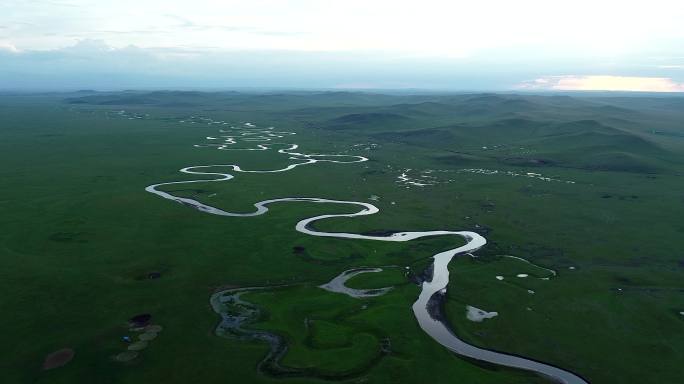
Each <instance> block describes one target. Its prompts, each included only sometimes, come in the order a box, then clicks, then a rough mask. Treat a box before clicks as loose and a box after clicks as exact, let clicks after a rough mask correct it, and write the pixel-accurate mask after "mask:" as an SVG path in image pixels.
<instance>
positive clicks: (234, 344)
mask: <svg viewBox="0 0 684 384" xmlns="http://www.w3.org/2000/svg"><path fill="white" fill-rule="evenodd" d="M119 110H126V111H127V113H136V114H140V115H141V116H144V117H143V118H141V119H135V118H134V119H129V118H128V117H122V116H120V115H117V114H115V113H113V112H115V111H119ZM682 111H684V98H676V97H665V98H663V97H650V96H643V97H616V96H601V97H599V96H596V95H580V96H578V97H568V96H533V95H526V96H516V95H489V94H487V95H403V96H401V95H374V94H362V93H337V92H327V93H305V92H301V93H288V94H240V93H230V92H227V93H194V92H151V93H143V92H128V93H111V94H109V93H89V92H84V93H74V94H45V95H1V96H0V136H1V138H2V139H1V140H0V154H1V155H0V156H2V163H3V168H2V170H1V171H0V172H1V174H0V177H1V178H2V180H3V188H2V189H0V210H1V211H2V220H0V226H1V227H0V292H2V293H1V294H0V305H1V307H2V312H3V315H4V316H2V317H1V318H0V328H1V329H3V335H4V341H5V345H6V346H7V347H6V348H4V349H3V351H2V352H0V370H1V371H2V372H3V382H7V383H76V382H97V383H117V384H118V383H142V382H167V383H186V382H202V383H222V382H230V381H235V380H240V381H241V382H264V383H267V382H286V383H308V382H321V381H322V380H323V379H322V378H321V377H322V376H331V375H332V376H337V377H338V378H339V380H340V381H344V382H350V383H355V382H371V383H384V382H387V383H390V382H392V383H397V382H406V383H414V382H421V381H424V380H425V379H426V378H427V377H430V380H431V381H432V382H435V383H441V382H444V383H447V382H453V380H454V379H455V378H459V379H460V380H461V381H463V382H472V383H490V382H491V383H537V382H539V383H542V382H545V381H544V380H543V379H541V378H537V377H535V376H531V375H528V374H526V373H521V372H516V371H512V370H508V369H502V368H496V367H490V366H485V365H482V364H475V363H473V362H470V361H465V360H462V359H459V358H458V357H456V356H454V355H452V354H451V353H449V352H447V351H446V350H445V349H444V348H442V347H441V346H439V345H438V344H437V343H436V342H434V341H433V340H432V339H430V338H429V337H428V336H426V335H425V334H424V333H423V332H422V331H421V330H420V329H419V327H418V326H417V324H416V322H415V319H414V318H413V314H412V312H411V310H410V305H411V304H412V303H413V301H414V300H415V299H416V297H417V295H418V292H419V287H417V286H416V285H414V284H412V283H410V282H409V281H408V280H407V279H405V280H402V279H401V276H398V275H403V273H398V272H403V268H405V267H406V266H409V267H410V268H411V270H412V271H413V272H415V273H420V272H421V271H422V269H423V268H424V267H425V266H426V265H427V264H428V262H429V257H430V256H431V255H432V254H434V253H436V252H437V251H439V250H444V249H448V248H450V247H452V246H453V244H454V241H460V240H454V239H444V238H438V239H427V240H421V241H413V242H408V243H405V244H388V243H384V242H371V241H347V240H340V239H323V238H315V237H310V236H305V235H303V234H300V233H298V232H296V231H295V230H294V225H295V223H296V222H297V221H298V220H301V219H302V218H305V217H309V216H313V215H318V214H323V213H338V212H342V211H345V210H349V208H345V207H336V206H329V205H317V204H304V203H284V204H279V205H277V206H274V207H272V209H271V211H270V212H269V213H268V214H266V215H263V216H258V217H253V218H225V217H216V216H212V215H206V214H203V213H201V212H198V211H195V210H192V209H189V208H187V207H184V206H181V205H178V204H173V203H171V202H169V201H166V200H163V199H160V198H158V197H156V196H153V195H152V194H149V193H146V192H144V190H143V189H144V187H145V186H147V185H149V184H152V183H158V182H164V181H177V180H183V179H191V177H190V176H189V175H183V174H180V173H178V172H177V170H178V169H180V168H182V167H186V166H190V165H204V164H240V166H241V167H242V168H243V169H273V168H280V167H284V166H285V165H287V164H289V163H291V160H289V159H288V158H287V156H284V155H280V154H277V153H275V151H264V152H227V151H218V150H214V149H209V148H194V147H193V146H192V144H199V143H202V142H204V141H205V140H204V137H206V136H211V135H216V134H217V130H218V127H217V126H216V125H207V124H181V123H179V121H180V120H182V119H186V118H187V117H189V116H191V115H197V116H206V117H210V118H213V119H215V120H225V121H230V122H240V121H252V122H255V123H257V124H258V125H259V126H269V125H275V126H276V127H277V129H279V130H288V131H293V132H296V133H297V135H296V136H293V137H290V138H286V140H287V141H288V142H289V141H293V142H296V143H298V144H300V149H301V150H302V152H304V153H346V154H353V155H363V156H367V157H369V158H370V159H371V160H370V161H368V162H366V163H361V164H346V165H345V164H332V163H319V164H316V165H314V166H303V167H299V168H296V169H295V170H293V171H291V172H286V173H279V174H269V175H264V174H238V175H236V178H235V179H233V180H230V181H228V182H225V183H207V184H202V185H194V186H193V188H192V189H188V188H186V190H183V188H184V187H178V188H177V189H172V188H168V189H167V190H169V191H171V190H174V193H176V194H178V195H185V196H194V197H195V198H197V199H199V200H202V201H204V202H206V203H208V204H212V205H215V206H219V207H221V208H223V209H226V210H236V211H238V210H239V211H248V210H250V209H251V206H252V204H253V203H255V202H256V201H259V200H264V199H268V198H276V197H287V196H310V197H325V198H332V199H342V200H356V201H370V200H369V198H370V197H371V196H373V195H376V196H379V200H378V201H370V202H372V203H373V204H375V205H376V206H378V207H379V208H380V210H381V212H380V213H379V214H377V215H373V216H368V217H363V218H356V219H350V220H346V219H334V220H329V221H327V222H324V223H320V225H318V227H319V228H320V229H323V230H330V231H354V232H364V231H373V230H430V229H452V230H466V229H467V230H474V231H478V232H479V233H481V234H483V235H484V236H485V237H486V238H487V239H488V241H489V243H488V245H487V246H486V247H485V248H483V249H482V250H481V251H479V252H478V253H477V255H478V256H479V257H478V258H477V259H470V258H465V257H464V258H460V259H457V260H455V261H454V262H452V265H451V266H450V269H451V276H452V278H451V283H450V285H449V290H448V300H447V303H446V306H445V307H446V308H445V309H446V313H447V316H448V318H449V321H450V322H451V323H452V324H453V326H454V329H455V330H456V332H457V333H458V335H459V336H460V337H462V338H463V339H465V340H467V341H468V342H471V343H473V344H476V345H478V346H483V347H487V348H491V349H496V350H501V351H505V352H511V353H517V354H520V355H523V356H528V357H532V358H536V359H539V360H543V361H546V362H550V363H553V364H556V365H558V366H561V367H563V368H566V369H570V370H572V371H574V372H577V373H579V374H581V375H582V376H583V377H586V378H587V379H589V380H590V381H591V382H593V383H664V382H668V383H670V382H671V383H674V382H677V381H678V380H679V379H680V375H679V372H680V363H681V361H682V359H684V336H682V335H683V334H684V333H682V329H683V328H684V315H682V314H681V313H680V312H682V311H684V283H683V281H684V279H682V278H683V277H684V255H683V254H682V246H683V245H684V240H682V239H684V221H682V219H681V218H682V217H684V187H683V186H684V179H683V176H682V173H683V170H684V128H682V126H681V122H682V121H684V113H683V112H682ZM145 114H147V116H145ZM373 144H374V145H373ZM406 169H410V171H405V170H406ZM472 169H485V170H490V171H492V170H496V171H497V173H491V172H490V173H486V174H483V173H472V172H471V171H464V170H472ZM427 171H430V172H427ZM402 172H408V175H409V176H410V177H412V178H413V179H415V180H432V182H434V185H429V186H424V187H419V186H415V185H410V184H406V183H402V182H398V179H397V176H398V175H400V174H401V173H402ZM507 172H508V173H507ZM537 174H540V175H542V176H541V177H549V178H551V179H553V180H550V181H545V180H542V179H540V178H538V177H537V176H536V175H537ZM514 175H516V176H514ZM423 176H429V177H423ZM430 177H433V178H430ZM568 181H572V182H573V183H568ZM432 182H431V183H432ZM195 187H197V188H196V189H195ZM295 247H303V248H304V249H305V251H304V252H297V251H295ZM502 255H513V256H518V257H523V258H525V259H528V260H530V261H532V262H534V263H535V264H536V265H538V266H541V267H544V268H549V269H553V270H556V271H558V274H557V276H555V277H552V278H550V279H549V280H539V279H536V277H548V276H547V273H548V272H546V271H545V270H544V269H541V268H538V267H535V266H533V265H530V264H526V263H524V262H521V261H515V260H514V259H510V258H504V257H502ZM389 265H396V266H398V267H399V268H396V269H388V270H387V271H386V272H383V273H378V274H373V273H371V274H363V275H360V276H357V277H355V278H353V279H351V280H350V281H349V286H351V287H354V288H377V287H381V286H386V285H393V286H394V287H395V289H393V290H392V291H390V293H388V294H387V295H385V296H381V297H377V298H371V299H365V300H356V299H352V298H349V297H346V296H343V295H339V294H334V293H330V292H326V291H323V290H321V289H319V288H317V287H316V286H317V285H319V284H322V283H324V282H327V281H328V280H329V279H331V278H332V277H334V276H336V275H337V274H339V273H340V272H342V271H343V270H346V269H349V268H353V267H359V266H389ZM571 267H572V268H573V269H570V268H571ZM153 271H154V272H159V273H160V274H161V277H160V278H158V279H148V278H147V275H148V274H149V273H150V272H153ZM519 273H524V274H529V275H530V276H529V277H527V278H518V277H517V276H516V275H517V274H519ZM497 275H503V276H504V280H497V279H496V278H495V276H497ZM283 284H287V285H288V287H286V288H278V289H273V290H270V291H267V292H259V293H252V294H249V295H247V296H246V298H248V299H249V300H250V301H252V302H254V303H256V304H258V305H259V306H260V307H262V308H263V309H264V312H265V314H266V315H265V316H264V318H263V319H261V321H259V322H258V323H256V324H254V327H256V328H260V329H267V330H269V331H272V332H276V333H278V334H281V335H282V336H284V337H285V338H286V339H287V340H288V343H289V345H290V349H289V351H288V353H287V354H286V355H285V357H284V358H283V364H285V365H290V366H296V367H304V368H307V369H309V370H310V372H312V374H311V375H309V376H299V377H292V378H274V377H270V376H268V375H264V374H260V373H258V372H257V370H256V366H257V363H258V362H259V361H260V360H261V359H262V358H263V356H264V355H265V354H266V351H267V346H266V345H265V344H263V343H259V342H249V341H247V342H245V341H238V340H230V339H225V338H219V337H216V336H215V335H214V333H213V329H214V328H215V326H216V324H217V321H218V318H217V316H216V314H215V313H214V312H213V311H212V310H211V307H210V306H209V302H208V300H209V296H210V295H211V293H212V292H214V291H216V290H217V289H219V288H220V287H227V286H231V287H232V286H237V287H241V286H262V285H274V286H275V285H283ZM528 290H532V291H534V294H531V293H529V292H528ZM465 305H473V306H476V307H478V308H482V309H484V310H487V311H497V312H499V315H498V316H497V317H495V318H493V319H488V320H485V321H484V322H482V323H475V322H471V321H469V320H467V319H466V317H465ZM528 308H529V309H528ZM139 313H150V314H152V317H153V320H152V321H153V322H154V323H156V324H160V325H162V326H163V327H164V331H163V332H162V333H160V335H159V337H158V339H157V340H155V341H154V343H151V344H150V347H149V348H148V349H146V350H144V351H143V352H142V353H141V354H140V356H139V357H138V358H137V359H135V360H133V361H132V362H130V363H126V364H122V363H119V362H115V361H113V360H112V359H111V357H112V356H113V355H115V354H117V353H119V352H121V351H123V350H125V347H126V345H125V343H123V342H122V341H121V336H123V335H126V334H129V333H130V332H129V331H128V328H127V327H126V320H127V319H128V318H130V317H131V316H133V315H136V314H139ZM307 323H308V324H309V325H308V326H306V325H305V324H307ZM386 338H387V339H389V340H390V342H391V353H389V354H386V355H382V354H380V352H379V345H380V343H381V342H382V340H383V339H386ZM63 347H70V348H73V349H74V350H75V351H76V355H75V358H74V360H73V361H72V362H71V363H69V364H68V365H66V366H64V367H62V368H59V369H54V370H50V371H42V370H41V369H40V366H41V364H42V362H43V358H44V356H45V355H47V354H48V353H50V352H53V351H55V350H58V349H60V348H63ZM437 373H438V374H437Z"/></svg>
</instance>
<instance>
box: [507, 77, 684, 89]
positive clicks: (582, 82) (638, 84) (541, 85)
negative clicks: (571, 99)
mask: <svg viewBox="0 0 684 384" xmlns="http://www.w3.org/2000/svg"><path fill="white" fill-rule="evenodd" d="M518 88H520V89H527V90H547V91H623V92H684V83H678V82H675V81H674V80H672V79H671V78H667V77H640V76H609V75H594V76H577V75H568V76H546V77H540V78H537V79H535V80H532V81H527V82H523V83H521V84H519V85H518Z"/></svg>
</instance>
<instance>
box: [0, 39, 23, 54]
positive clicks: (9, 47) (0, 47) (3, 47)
mask: <svg viewBox="0 0 684 384" xmlns="http://www.w3.org/2000/svg"><path fill="white" fill-rule="evenodd" d="M0 51H9V52H12V53H18V52H19V50H18V49H17V47H15V46H14V45H13V44H10V43H4V42H2V41H0Z"/></svg>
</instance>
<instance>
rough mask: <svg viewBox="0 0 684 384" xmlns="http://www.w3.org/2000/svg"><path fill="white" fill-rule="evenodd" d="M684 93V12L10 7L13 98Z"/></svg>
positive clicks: (271, 2)
mask: <svg viewBox="0 0 684 384" xmlns="http://www.w3.org/2000/svg"><path fill="white" fill-rule="evenodd" d="M158 88H165V89H172V88H177V89H186V88H187V89H230V88H296V89H306V88H317V89H320V88H326V89H328V88H330V89H435V90H462V91H468V90H491V91H497V90H499V91H501V90H507V91H510V90H520V91H549V90H551V91H553V90H559V91H571V90H582V91H587V90H589V91H590V90H615V91H650V92H684V1H675V0H649V1H630V0H622V1H613V0H592V1H586V0H573V1H567V0H545V1H536V0H517V1H495V0H478V1H462V0H460V1H459V0H449V1H441V0H421V1H402V0H392V1H390V0H372V1H370V0H364V1H359V0H344V1H337V0H328V1H325V0H318V1H313V0H248V1H247V0H242V1H234V0H192V1H176V0H164V1H162V0H117V1H105V0H100V1H94V0H0V89H102V90H109V89H158Z"/></svg>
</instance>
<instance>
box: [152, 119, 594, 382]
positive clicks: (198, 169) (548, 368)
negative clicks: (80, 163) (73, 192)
mask: <svg viewBox="0 0 684 384" xmlns="http://www.w3.org/2000/svg"><path fill="white" fill-rule="evenodd" d="M220 132H221V133H230V134H229V135H223V136H219V137H218V138H216V137H211V136H210V137H208V138H207V139H208V140H212V141H214V140H221V139H223V140H222V141H223V142H222V143H218V144H214V143H212V144H199V145H196V147H214V148H217V149H221V150H257V151H259V150H270V149H275V148H280V149H278V152H279V153H282V154H286V155H289V156H290V159H291V160H293V161H295V163H293V164H290V165H288V166H286V167H284V168H281V169H274V170H244V169H242V168H240V166H239V165H237V164H213V165H197V166H190V167H185V168H183V169H181V170H180V172H182V173H185V174H191V175H197V176H201V177H203V178H201V179H194V180H185V181H174V182H167V183H158V184H153V185H150V186H148V187H146V188H145V190H146V191H147V192H150V193H153V194H155V195H157V196H159V197H162V198H164V199H168V200H171V201H174V202H177V203H180V204H183V205H186V206H189V207H192V208H195V209H197V210H199V211H201V212H205V213H209V214H213V215H220V216H231V217H250V216H258V215H263V214H264V213H266V212H268V206H269V205H271V204H274V203H279V202H293V201H296V202H304V203H314V204H344V205H352V206H358V207H359V210H358V211H357V212H354V213H345V214H327V215H319V216H314V217H309V218H306V219H303V220H300V221H299V222H298V223H297V224H296V225H295V229H296V230H297V231H299V232H301V233H304V234H307V235H310V236H319V237H334V238H342V239H355V240H373V241H393V242H405V241H411V240H415V239H420V238H425V237H433V236H456V237H459V238H461V239H464V240H465V241H466V244H464V245H461V246H459V247H456V248H453V249H450V250H447V251H444V252H440V253H438V254H436V255H434V256H433V263H432V267H431V270H432V276H431V277H430V278H429V279H426V280H425V281H424V282H423V283H422V290H421V293H420V295H419V297H418V300H416V302H415V303H413V306H412V309H413V313H414V315H415V317H416V319H417V321H418V324H419V325H420V327H421V328H422V329H423V330H424V331H425V332H426V333H427V334H428V335H429V336H430V337H432V338H433V339H434V340H436V341H437V342H438V343H440V344H441V345H443V346H444V347H446V348H448V349H449V350H451V351H453V352H454V353H456V354H458V355H461V356H465V357H468V358H472V359H476V360H481V361H485V362H488V363H492V364H497V365H502V366H506V367H512V368H518V369H522V370H527V371H531V372H535V373H537V374H539V375H542V376H544V377H547V378H549V379H550V380H552V381H554V382H557V383H563V384H587V383H588V382H587V381H586V380H584V379H583V378H581V377H579V376H578V375H576V374H574V373H572V372H569V371H566V370H563V369H561V368H558V367H555V366H552V365H549V364H545V363H541V362H538V361H534V360H531V359H526V358H524V357H520V356H515V355H509V354H505V353H501V352H495V351H490V350H486V349H482V348H478V347H475V346H473V345H470V344H467V343H465V342H464V341H462V340H461V339H459V338H458V337H457V336H456V335H455V333H454V332H453V331H452V330H451V329H450V327H449V325H448V323H447V322H446V321H445V319H444V316H443V314H442V313H441V301H442V300H443V298H444V295H445V293H446V289H447V285H448V284H449V269H448V265H449V262H450V261H451V260H452V259H453V258H454V257H455V256H458V255H463V254H468V253H471V252H475V251H477V250H478V249H480V248H481V247H483V246H484V245H485V244H486V243H487V240H486V239H485V238H484V237H482V236H480V235H479V234H477V233H475V232H470V231H447V230H435V231H421V232H397V233H392V234H389V235H385V236H372V235H363V234H357V233H346V232H324V231H318V230H316V229H315V226H314V223H315V222H317V221H320V220H325V219H330V218H338V217H346V218H353V217H359V216H367V215H373V214H376V213H378V212H379V211H380V210H379V209H378V208H377V207H376V206H374V205H373V204H370V203H365V202H360V201H347V200H331V199H325V198H320V197H300V196H298V197H284V198H277V199H270V200H263V201H260V202H257V203H255V204H254V207H255V209H254V211H251V212H228V211H224V210H222V209H220V208H217V207H213V206H211V205H207V204H204V203H202V202H200V201H197V200H195V199H192V198H186V197H179V196H174V195H173V194H171V193H168V192H165V191H163V190H161V189H160V188H163V187H165V186H172V185H179V184H192V183H211V182H224V181H228V180H231V179H233V178H234V176H233V174H232V173H227V172H225V171H223V172H220V171H219V170H220V169H227V170H229V171H231V172H233V173H276V172H287V171H291V170H293V169H294V168H296V167H299V166H304V165H313V164H316V163H320V162H331V163H339V164H350V163H359V162H364V161H367V160H368V158H366V157H363V156H351V155H324V154H304V153H299V152H295V151H296V150H297V149H298V145H297V144H291V143H272V142H271V141H273V140H274V139H279V138H282V137H284V136H287V135H293V134H294V133H293V132H277V131H274V130H273V128H272V127H269V128H257V127H255V125H254V124H252V123H244V124H243V126H242V127H239V128H238V127H231V129H230V130H221V131H220ZM240 141H243V142H252V143H254V142H265V144H257V146H256V148H232V147H231V146H232V145H234V144H236V143H238V142H240Z"/></svg>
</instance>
